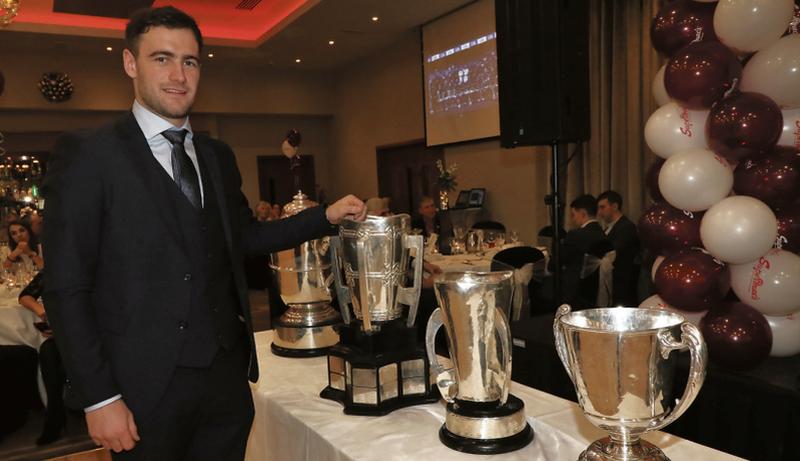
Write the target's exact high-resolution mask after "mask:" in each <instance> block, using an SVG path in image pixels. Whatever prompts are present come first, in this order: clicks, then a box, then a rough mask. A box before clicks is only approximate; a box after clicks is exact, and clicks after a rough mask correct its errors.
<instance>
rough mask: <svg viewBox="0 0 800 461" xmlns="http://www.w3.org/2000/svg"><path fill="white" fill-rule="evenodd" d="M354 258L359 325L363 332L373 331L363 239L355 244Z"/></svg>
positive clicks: (365, 249)
mask: <svg viewBox="0 0 800 461" xmlns="http://www.w3.org/2000/svg"><path fill="white" fill-rule="evenodd" d="M356 257H357V258H358V288H359V290H358V291H359V293H358V296H359V298H360V299H359V300H358V305H359V307H360V308H361V323H362V326H363V327H364V331H373V328H372V316H371V315H370V312H369V295H368V293H369V292H368V288H367V245H366V243H365V242H364V239H358V241H357V242H356ZM353 307H355V306H353Z"/></svg>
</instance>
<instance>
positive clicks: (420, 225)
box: [411, 196, 442, 238]
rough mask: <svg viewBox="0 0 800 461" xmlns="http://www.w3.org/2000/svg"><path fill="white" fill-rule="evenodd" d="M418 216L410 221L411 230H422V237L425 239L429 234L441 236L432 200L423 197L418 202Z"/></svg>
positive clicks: (439, 224) (437, 216)
mask: <svg viewBox="0 0 800 461" xmlns="http://www.w3.org/2000/svg"><path fill="white" fill-rule="evenodd" d="M417 213H418V215H417V216H416V217H415V218H414V220H412V221H411V228H412V229H422V235H424V236H425V237H426V238H427V237H430V236H431V234H441V227H442V226H441V223H440V222H439V215H438V213H437V210H436V204H435V203H434V202H433V198H431V197H428V196H424V197H422V199H421V200H420V201H419V207H418V208H417Z"/></svg>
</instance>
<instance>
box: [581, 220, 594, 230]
mask: <svg viewBox="0 0 800 461" xmlns="http://www.w3.org/2000/svg"><path fill="white" fill-rule="evenodd" d="M593 222H597V220H596V219H590V220H588V221H586V222H585V223H583V225H582V226H581V229H583V228H584V227H586V226H588V225H589V224H590V223H593Z"/></svg>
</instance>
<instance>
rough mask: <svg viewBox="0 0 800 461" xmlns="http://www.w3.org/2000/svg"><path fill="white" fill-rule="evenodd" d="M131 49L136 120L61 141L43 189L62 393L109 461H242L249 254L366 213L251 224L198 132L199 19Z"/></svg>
mask: <svg viewBox="0 0 800 461" xmlns="http://www.w3.org/2000/svg"><path fill="white" fill-rule="evenodd" d="M126 41H127V49H125V50H124V52H123V63H124V69H125V72H126V73H127V74H128V76H129V77H130V78H131V79H132V81H133V88H134V94H135V98H136V99H135V101H134V103H133V109H132V111H131V112H128V113H127V114H125V115H124V116H123V117H122V118H120V119H119V120H117V121H116V123H114V124H112V125H110V126H106V127H103V128H100V129H98V130H96V131H92V132H83V133H74V134H68V135H65V136H63V137H62V138H61V139H60V141H59V142H58V144H57V147H56V149H55V152H54V155H53V163H52V164H51V168H50V172H49V174H48V177H47V179H46V183H45V187H44V193H45V197H46V203H47V214H48V217H47V219H48V226H47V228H46V229H45V234H44V246H45V248H47V250H46V251H47V258H48V259H47V265H46V269H45V273H44V277H45V293H44V301H45V306H46V308H47V313H48V318H49V320H50V322H51V323H52V327H53V331H54V332H55V333H56V334H55V337H56V340H57V342H58V347H59V349H60V352H61V354H62V356H63V359H64V365H65V368H66V372H67V375H68V383H67V392H68V394H69V396H70V397H71V400H72V401H73V403H76V404H77V405H79V406H80V407H82V408H83V409H84V411H85V412H86V422H87V425H88V429H89V434H90V435H91V437H92V438H93V439H94V441H95V443H97V444H98V445H102V446H104V447H106V448H109V449H111V450H112V451H113V452H114V454H113V457H114V458H115V459H136V460H178V459H191V460H206V459H207V460H240V459H242V458H243V457H244V450H245V446H246V442H247V437H248V434H249V431H250V426H251V422H252V418H253V403H252V397H251V393H250V388H249V385H248V383H247V378H248V377H249V378H250V380H251V381H254V380H256V379H257V377H258V365H257V361H256V356H255V345H254V340H253V333H252V323H251V319H250V310H249V306H248V296H247V288H246V281H245V275H244V269H243V259H244V255H245V254H255V253H266V252H271V251H275V250H280V249H285V248H290V247H293V246H295V245H297V244H299V243H300V242H302V241H306V240H309V239H314V238H318V237H320V236H323V235H325V234H329V233H331V231H332V230H333V227H332V224H337V223H338V222H339V221H340V220H341V219H343V218H345V217H349V218H352V219H363V218H364V216H365V215H366V208H365V207H364V204H363V203H362V202H361V201H360V200H358V199H356V198H355V197H352V196H348V197H345V198H343V199H342V200H339V201H338V202H336V203H334V204H333V205H331V206H329V207H328V208H322V207H317V208H313V209H310V210H307V211H304V212H302V213H299V214H298V215H296V216H294V217H292V218H287V219H283V220H279V221H268V222H258V221H256V220H255V219H253V217H252V213H251V211H250V209H249V208H248V206H247V201H246V199H245V198H244V196H243V194H242V192H241V190H240V186H241V176H240V174H239V170H238V168H237V166H236V159H235V158H234V155H233V152H232V151H231V149H230V148H229V147H228V146H227V145H226V144H224V143H222V142H220V141H217V140H214V139H211V138H208V137H206V136H202V135H200V134H198V133H194V132H193V131H192V128H191V125H190V124H189V118H188V113H189V110H190V108H191V106H192V103H193V101H194V97H195V92H196V90H197V85H198V82H199V79H200V59H199V57H200V55H201V51H202V36H201V34H200V30H199V29H198V27H197V24H196V23H195V21H194V20H193V19H192V18H191V17H189V16H187V15H186V14H185V13H183V12H181V11H179V10H177V9H175V8H172V7H164V8H157V9H149V10H144V11H142V12H139V13H137V14H136V15H134V17H133V18H132V19H131V21H130V23H129V24H128V27H127V29H126Z"/></svg>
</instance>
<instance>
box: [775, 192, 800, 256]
mask: <svg viewBox="0 0 800 461" xmlns="http://www.w3.org/2000/svg"><path fill="white" fill-rule="evenodd" d="M775 217H776V218H778V236H779V238H780V237H783V239H781V248H783V249H784V250H787V251H791V252H792V253H796V254H800V203H793V204H790V205H786V206H785V207H783V208H779V209H777V210H775Z"/></svg>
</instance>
